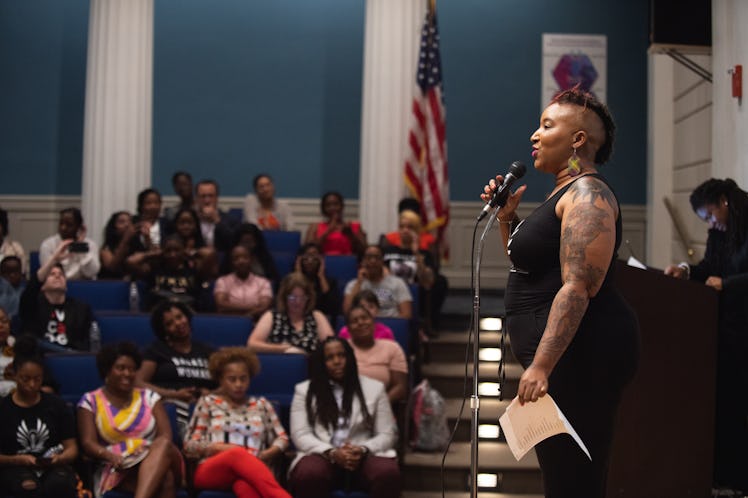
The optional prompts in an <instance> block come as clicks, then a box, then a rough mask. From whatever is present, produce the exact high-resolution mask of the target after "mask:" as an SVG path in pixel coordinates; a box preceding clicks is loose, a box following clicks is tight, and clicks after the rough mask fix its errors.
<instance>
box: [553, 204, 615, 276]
mask: <svg viewBox="0 0 748 498" xmlns="http://www.w3.org/2000/svg"><path fill="white" fill-rule="evenodd" d="M608 216H609V215H608V213H607V212H606V211H605V210H604V209H601V208H599V207H597V206H595V205H593V204H579V205H577V206H574V207H573V208H572V211H571V213H569V215H568V222H567V223H566V226H565V227H564V230H563V232H562V234H561V268H562V271H563V273H565V274H567V277H571V278H572V279H574V280H581V281H582V282H584V283H585V285H586V286H587V288H588V289H589V288H591V287H594V286H595V285H596V284H597V283H598V282H600V280H601V279H602V278H603V277H604V276H605V268H601V267H599V266H595V265H593V264H591V263H589V262H587V261H586V256H585V251H586V249H587V246H589V244H590V243H591V242H592V241H593V240H595V239H596V238H597V237H598V236H599V235H600V234H601V233H604V232H609V231H610V229H609V228H607V227H606V226H605V219H606V218H608ZM564 280H567V279H566V278H565V279H564Z"/></svg>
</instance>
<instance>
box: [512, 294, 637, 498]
mask: <svg viewBox="0 0 748 498" xmlns="http://www.w3.org/2000/svg"><path fill="white" fill-rule="evenodd" d="M605 314H606V315H609V316H610V317H611V318H610V319H609V320H607V321H605V322H603V323H599V322H600V320H598V316H596V315H593V316H592V317H589V316H587V317H585V321H583V323H582V324H581V325H580V327H579V329H578V330H577V333H576V336H575V338H574V340H573V341H572V343H571V344H570V345H569V347H568V348H567V349H566V351H565V352H564V354H563V356H562V357H561V359H560V360H559V361H558V363H557V364H556V367H555V368H554V369H553V372H552V373H551V376H550V378H549V379H548V384H549V387H548V394H550V395H551V396H552V397H553V399H554V400H555V401H556V404H557V405H558V407H559V408H560V409H561V411H562V412H563V413H564V415H566V418H567V419H568V420H569V422H570V423H571V425H572V427H574V429H575V430H576V431H577V433H578V434H579V437H580V438H581V439H582V441H583V442H584V444H585V446H586V447H587V449H588V450H589V452H590V454H591V456H592V460H590V459H589V458H587V455H585V454H584V453H583V452H582V450H581V449H580V448H579V446H578V445H577V443H576V442H575V441H574V440H573V439H572V438H571V436H569V435H566V434H563V435H557V436H553V437H550V438H548V439H546V440H544V441H542V442H541V443H539V444H538V445H537V446H536V447H535V450H536V453H537V456H538V461H539V463H540V469H541V471H542V474H543V487H544V491H545V496H546V498H581V497H584V498H603V497H604V496H605V491H606V484H607V482H606V480H607V475H608V463H609V459H610V452H611V446H612V442H613V431H614V428H615V421H616V413H617V411H618V405H619V404H620V399H621V396H622V393H623V388H624V386H625V385H626V384H627V383H628V382H629V381H630V380H631V377H632V376H633V374H634V370H635V367H636V363H637V358H638V335H637V334H636V326H635V324H632V323H627V322H628V321H627V320H626V319H625V318H626V316H625V315H623V314H620V313H619V314H615V313H605ZM547 321H548V310H547V309H543V310H538V311H537V312H528V313H525V314H515V315H511V316H508V317H507V323H506V325H507V329H508V330H509V334H510V336H511V341H512V342H511V345H512V351H513V352H514V354H515V356H516V357H517V359H518V360H519V361H520V363H521V364H522V366H523V367H525V368H527V367H528V366H529V365H530V363H532V360H533V357H534V355H535V350H536V349H537V345H538V342H539V340H540V337H541V336H542V334H543V330H544V329H545V326H546V323H547Z"/></svg>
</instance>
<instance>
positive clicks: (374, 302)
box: [338, 289, 395, 341]
mask: <svg viewBox="0 0 748 498" xmlns="http://www.w3.org/2000/svg"><path fill="white" fill-rule="evenodd" d="M352 306H363V307H364V308H366V311H368V312H369V314H370V315H371V316H373V317H376V316H377V315H378V314H379V298H377V295H376V294H374V291H371V290H368V289H366V290H362V291H361V292H359V293H358V294H356V295H355V296H353V304H352ZM338 337H341V338H342V339H350V338H351V334H350V332H348V325H343V328H341V329H340V332H338ZM374 339H390V340H392V341H394V340H395V334H394V333H393V332H392V329H391V328H389V327H388V326H387V325H385V324H383V323H379V322H374Z"/></svg>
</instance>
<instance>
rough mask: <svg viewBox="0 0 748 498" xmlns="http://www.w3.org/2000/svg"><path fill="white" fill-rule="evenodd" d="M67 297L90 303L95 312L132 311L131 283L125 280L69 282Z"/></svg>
mask: <svg viewBox="0 0 748 498" xmlns="http://www.w3.org/2000/svg"><path fill="white" fill-rule="evenodd" d="M67 295H68V296H70V297H74V298H76V299H79V300H81V301H83V302H85V303H88V305H89V306H91V309H92V310H93V311H105V310H106V311H128V310H129V309H130V282H127V281H125V280H68V292H67Z"/></svg>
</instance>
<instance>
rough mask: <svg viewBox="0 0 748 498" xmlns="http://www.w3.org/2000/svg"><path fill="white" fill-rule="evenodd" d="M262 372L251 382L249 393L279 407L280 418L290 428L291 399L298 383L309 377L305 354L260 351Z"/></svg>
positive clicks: (284, 425)
mask: <svg viewBox="0 0 748 498" xmlns="http://www.w3.org/2000/svg"><path fill="white" fill-rule="evenodd" d="M257 356H258V357H259V359H260V373H259V374H258V375H257V376H256V377H254V378H253V379H252V381H251V382H250V383H249V394H252V395H254V396H264V397H265V398H267V399H268V400H269V401H271V402H273V404H274V405H275V406H276V407H277V408H278V418H279V419H280V421H281V423H282V424H283V427H285V428H286V430H288V429H289V427H290V426H289V419H290V412H291V400H292V399H293V393H294V388H295V386H296V384H298V383H299V382H302V381H304V380H306V379H307V377H308V372H307V357H306V355H303V354H275V353H260V354H258V355H257Z"/></svg>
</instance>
